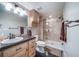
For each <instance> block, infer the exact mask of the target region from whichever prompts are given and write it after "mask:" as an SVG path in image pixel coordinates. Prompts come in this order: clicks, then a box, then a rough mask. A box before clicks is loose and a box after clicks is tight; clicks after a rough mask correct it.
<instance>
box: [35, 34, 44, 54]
mask: <svg viewBox="0 0 79 59" xmlns="http://www.w3.org/2000/svg"><path fill="white" fill-rule="evenodd" d="M35 37H36V44H37V46H36V51H37V52H39V53H45V50H44V47H45V42H44V41H41V40H40V41H39V40H38V35H36V36H35Z"/></svg>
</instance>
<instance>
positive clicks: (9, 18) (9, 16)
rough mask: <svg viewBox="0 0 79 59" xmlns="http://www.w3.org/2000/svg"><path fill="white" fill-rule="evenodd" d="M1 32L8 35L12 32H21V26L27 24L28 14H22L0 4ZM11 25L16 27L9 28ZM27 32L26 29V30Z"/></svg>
mask: <svg viewBox="0 0 79 59" xmlns="http://www.w3.org/2000/svg"><path fill="white" fill-rule="evenodd" d="M0 24H1V25H2V26H1V28H0V34H2V33H4V35H8V34H9V33H10V32H11V33H14V34H19V33H20V31H19V28H17V27H19V26H23V27H26V26H27V16H20V15H17V14H15V13H13V11H7V10H5V7H4V6H3V5H1V4H0ZM9 27H14V28H16V29H8V28H9ZM25 32H26V31H25Z"/></svg>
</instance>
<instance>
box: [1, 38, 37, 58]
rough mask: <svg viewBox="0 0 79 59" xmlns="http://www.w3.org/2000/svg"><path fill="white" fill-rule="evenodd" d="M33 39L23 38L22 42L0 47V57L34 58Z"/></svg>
mask: <svg viewBox="0 0 79 59" xmlns="http://www.w3.org/2000/svg"><path fill="white" fill-rule="evenodd" d="M35 47H36V45H35V37H24V38H23V40H21V41H19V42H16V43H12V44H8V45H1V46H0V56H1V57H34V56H35V55H36V50H35Z"/></svg>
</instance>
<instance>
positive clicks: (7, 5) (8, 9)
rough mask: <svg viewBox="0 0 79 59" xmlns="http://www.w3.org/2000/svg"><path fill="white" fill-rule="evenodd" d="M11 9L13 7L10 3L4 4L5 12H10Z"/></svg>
mask: <svg viewBox="0 0 79 59" xmlns="http://www.w3.org/2000/svg"><path fill="white" fill-rule="evenodd" d="M12 8H13V6H12V4H11V3H6V4H5V9H6V10H7V11H10V10H11V9H12Z"/></svg>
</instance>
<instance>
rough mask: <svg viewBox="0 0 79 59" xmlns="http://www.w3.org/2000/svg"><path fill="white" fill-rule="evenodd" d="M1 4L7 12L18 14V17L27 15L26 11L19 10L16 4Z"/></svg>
mask: <svg viewBox="0 0 79 59" xmlns="http://www.w3.org/2000/svg"><path fill="white" fill-rule="evenodd" d="M1 4H3V5H4V6H5V9H6V10H7V11H11V10H12V11H13V12H14V13H15V14H18V15H20V16H24V15H27V14H26V11H25V10H23V9H22V8H20V7H19V6H18V5H16V4H12V3H8V2H6V3H1Z"/></svg>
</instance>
